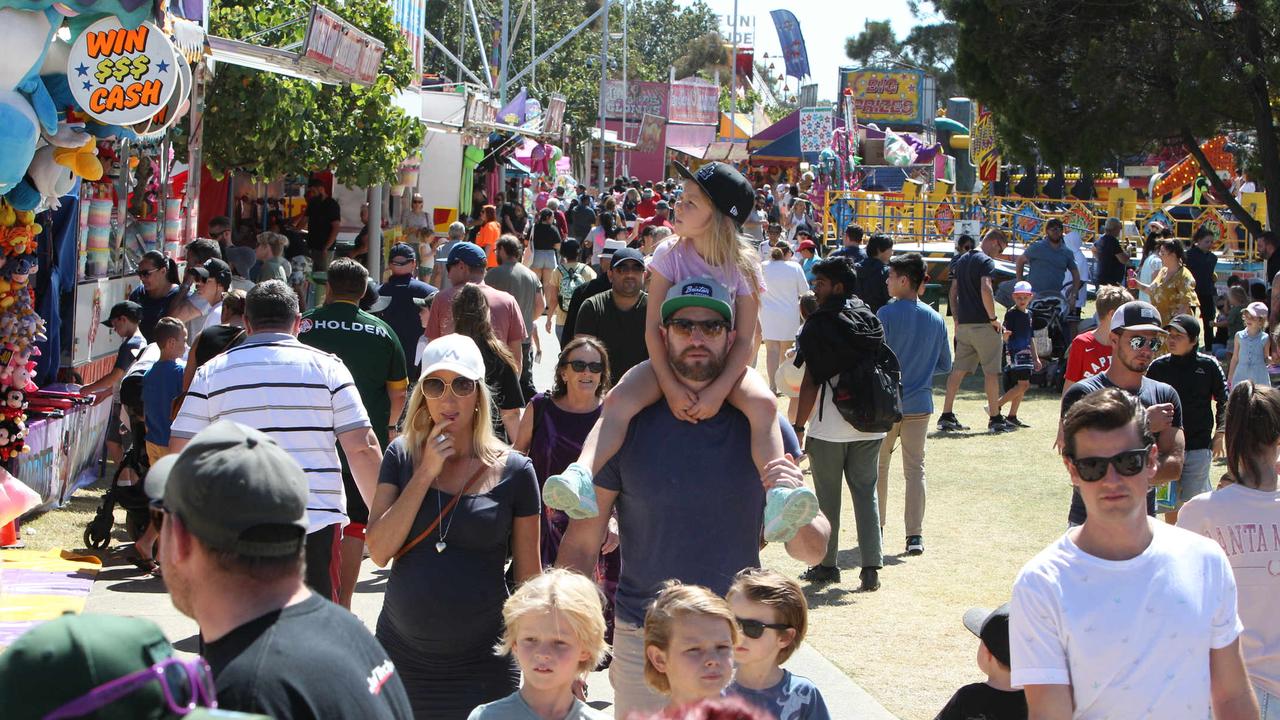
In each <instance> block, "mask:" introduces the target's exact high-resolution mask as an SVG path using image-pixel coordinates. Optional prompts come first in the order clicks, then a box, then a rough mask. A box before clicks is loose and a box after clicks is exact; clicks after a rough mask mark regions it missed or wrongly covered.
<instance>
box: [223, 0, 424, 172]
mask: <svg viewBox="0 0 1280 720" xmlns="http://www.w3.org/2000/svg"><path fill="white" fill-rule="evenodd" d="M321 4H323V5H326V6H328V7H330V9H331V10H333V11H334V12H336V13H338V14H339V15H341V16H342V17H343V19H345V20H347V21H348V22H350V23H351V24H353V25H355V26H356V27H357V28H360V29H361V30H363V31H365V32H367V33H369V34H370V35H372V36H373V37H375V38H377V39H378V40H381V41H382V42H383V43H384V44H385V46H386V52H385V53H384V55H383V57H382V66H381V68H380V69H379V74H378V77H377V80H376V81H375V82H374V83H373V84H372V85H370V86H369V87H360V86H357V85H349V84H344V85H316V84H314V83H311V82H308V81H305V80H298V79H295V78H290V77H285V76H282V75H276V74H273V73H269V72H263V71H258V70H251V69H247V68H242V67H237V66H234V65H229V64H225V63H224V64H220V65H218V68H217V72H216V74H215V76H214V78H213V80H212V81H211V82H210V83H209V86H208V92H207V95H206V113H205V116H204V123H205V131H204V163H205V164H206V165H207V166H208V167H209V169H210V170H211V171H213V172H214V173H217V174H223V173H226V172H230V171H243V172H248V173H251V174H252V175H254V176H255V177H261V178H275V177H279V176H282V175H299V174H304V173H306V172H309V171H312V170H317V169H323V168H327V169H331V170H333V171H334V173H335V174H336V175H337V176H338V177H339V178H340V179H341V180H342V182H344V183H346V184H349V185H353V186H356V187H365V186H369V185H373V184H375V183H378V182H390V181H391V180H393V179H394V177H395V172H396V169H397V167H398V166H399V165H400V163H401V162H402V161H403V160H404V159H405V158H406V157H408V156H409V155H410V154H412V153H413V152H415V151H416V150H417V149H418V148H419V147H420V146H421V144H422V129H421V127H420V126H419V124H418V122H417V120H416V119H415V118H411V117H409V116H408V115H406V114H405V113H404V111H402V110H400V109H399V108H398V107H397V106H396V105H395V103H394V97H395V93H396V92H397V91H399V90H401V89H403V88H405V87H407V86H408V84H409V83H410V81H411V80H412V79H413V59H412V57H411V56H410V54H409V50H408V46H407V44H406V43H405V40H404V36H403V35H401V33H400V31H399V29H398V28H397V27H396V25H395V22H394V20H393V18H392V14H391V6H390V5H389V4H388V3H386V2H384V1H383V0H344V1H343V2H341V3H337V2H333V1H332V0H328V1H327V2H322V3H321ZM310 7H311V3H310V1H309V0H273V1H272V2H269V3H263V2H259V1H257V0H219V2H217V3H214V4H213V5H212V9H211V15H210V23H209V25H210V32H211V34H213V35H218V36H221V37H229V38H233V39H244V38H247V37H248V36H249V35H251V34H253V33H257V32H260V31H263V30H267V29H268V28H273V27H275V26H277V25H280V24H282V23H284V22H286V21H288V20H290V19H293V18H296V17H305V16H306V14H307V13H308V12H309V11H310ZM305 27H306V25H305V23H300V24H295V25H292V26H289V27H284V28H279V29H276V30H272V31H270V32H267V33H265V34H263V35H261V36H259V37H256V38H254V39H253V42H255V43H257V44H263V45H269V46H272V47H284V46H286V45H288V44H290V43H294V42H299V41H301V40H302V35H303V33H304V32H305Z"/></svg>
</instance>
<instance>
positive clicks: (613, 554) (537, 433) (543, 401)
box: [515, 336, 621, 630]
mask: <svg viewBox="0 0 1280 720" xmlns="http://www.w3.org/2000/svg"><path fill="white" fill-rule="evenodd" d="M608 389H609V354H608V352H607V351H606V350H605V348H604V345H603V344H601V342H600V341H599V340H597V339H595V338H594V337H591V336H582V337H578V338H575V339H574V340H573V341H571V342H570V343H569V344H568V345H566V346H565V347H564V350H561V351H560V359H559V360H558V361H557V362H556V378H555V383H554V384H553V385H552V387H551V392H550V393H549V394H548V393H539V394H537V395H535V396H534V398H533V400H531V401H530V402H529V406H528V408H526V410H525V412H524V414H523V416H522V417H521V419H520V429H519V430H518V431H517V433H516V442H515V447H516V449H518V450H519V451H520V452H523V453H525V454H527V455H528V456H529V459H530V460H532V461H533V469H534V472H535V473H536V474H537V476H538V485H539V487H541V485H542V483H544V482H546V480H547V478H549V477H551V476H552V475H555V474H556V473H559V472H563V471H564V469H565V468H566V467H568V466H569V463H571V462H574V461H575V460H577V459H578V454H579V453H580V452H581V451H582V443H583V442H584V441H585V440H586V439H587V434H588V433H590V432H591V428H592V427H593V426H595V424H596V420H597V419H599V418H600V406H601V404H602V403H603V402H604V394H605V392H607V391H608ZM568 527H569V516H568V515H565V514H564V513H563V512H561V511H559V510H555V509H553V508H550V507H543V509H542V566H543V567H544V568H545V567H550V566H551V565H553V564H554V563H555V560H556V553H557V552H558V551H559V550H560V539H561V538H562V537H564V533H565V530H566V529H567V528H568ZM609 529H610V532H609V534H608V537H606V538H605V543H604V546H603V547H602V552H601V555H600V564H599V566H598V567H597V568H596V576H597V577H596V579H597V580H598V581H599V582H600V584H601V587H602V589H603V590H604V593H605V597H606V598H607V600H608V602H607V606H606V607H605V617H606V619H607V620H608V621H609V629H610V630H612V627H613V594H614V590H615V589H616V588H617V584H618V572H619V570H620V569H621V560H620V557H619V554H618V552H617V547H618V542H617V537H618V534H617V525H616V524H615V523H614V522H613V521H612V520H611V521H609Z"/></svg>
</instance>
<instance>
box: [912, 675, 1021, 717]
mask: <svg viewBox="0 0 1280 720" xmlns="http://www.w3.org/2000/svg"><path fill="white" fill-rule="evenodd" d="M933 720H1027V695H1026V693H1024V692H1023V691H1021V690H997V689H996V688H993V687H991V686H990V685H988V684H986V683H974V684H972V685H965V686H964V687H962V688H960V689H959V690H957V691H956V694H955V695H952V696H951V699H950V700H948V701H947V704H946V705H944V706H943V707H942V710H941V711H940V712H939V713H938V714H937V716H935V717H934V719H933Z"/></svg>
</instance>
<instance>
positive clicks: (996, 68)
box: [935, 0, 1280, 233]
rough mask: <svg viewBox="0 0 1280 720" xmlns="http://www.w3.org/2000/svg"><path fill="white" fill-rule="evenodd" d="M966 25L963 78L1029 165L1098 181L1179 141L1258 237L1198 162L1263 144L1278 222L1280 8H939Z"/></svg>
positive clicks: (1160, 4) (1147, 4)
mask: <svg viewBox="0 0 1280 720" xmlns="http://www.w3.org/2000/svg"><path fill="white" fill-rule="evenodd" d="M935 4H936V5H938V6H939V7H940V9H942V11H943V12H944V13H945V14H946V16H947V18H948V19H949V20H951V21H952V22H955V23H957V24H958V25H959V28H960V34H959V42H958V49H957V56H956V69H957V71H958V72H959V75H960V78H961V80H962V81H963V82H964V84H965V86H966V88H967V89H968V90H969V92H970V94H971V95H972V97H974V98H976V99H978V100H981V101H982V102H984V103H986V104H988V105H989V106H990V107H991V108H992V109H993V111H994V112H995V113H996V115H997V118H998V125H999V127H1000V132H1001V136H1002V139H1003V140H1004V141H1005V143H1006V144H1007V145H1008V147H1009V148H1010V149H1011V150H1013V151H1014V153H1015V154H1016V155H1018V156H1020V157H1022V158H1024V159H1028V158H1032V157H1034V156H1035V155H1036V154H1038V155H1039V156H1040V157H1041V158H1043V159H1044V160H1045V161H1046V162H1047V163H1048V164H1050V165H1061V164H1064V163H1070V164H1074V165H1078V166H1080V167H1081V168H1083V169H1085V170H1094V169H1097V168H1100V167H1102V166H1103V165H1104V164H1107V163H1109V162H1111V161H1112V160H1113V159H1114V158H1115V157H1117V156H1121V155H1128V154H1131V153H1134V152H1138V151H1142V150H1144V149H1150V148H1152V147H1154V146H1155V145H1156V144H1158V143H1162V142H1165V141H1167V140H1169V139H1174V140H1176V141H1178V142H1181V143H1182V144H1183V145H1185V146H1186V148H1187V150H1188V152H1190V153H1191V154H1192V155H1193V156H1195V157H1196V159H1197V160H1198V161H1199V163H1200V165H1201V169H1202V171H1204V173H1205V175H1206V176H1207V177H1208V179H1209V181H1210V182H1211V183H1212V184H1213V185H1214V187H1215V188H1216V189H1217V190H1218V194H1219V195H1220V196H1222V197H1224V198H1225V199H1226V202H1227V204H1228V205H1229V206H1230V207H1231V209H1232V211H1233V212H1234V213H1235V214H1236V216H1237V217H1239V218H1241V220H1242V222H1243V223H1244V224H1245V225H1246V227H1248V229H1249V230H1250V231H1251V232H1253V233H1257V232H1259V231H1260V230H1261V227H1260V225H1259V223H1257V222H1256V221H1255V220H1254V219H1253V218H1252V217H1250V216H1248V215H1247V214H1246V213H1245V212H1244V210H1243V209H1242V208H1240V207H1239V205H1238V203H1236V202H1235V200H1234V199H1233V198H1231V197H1230V192H1229V188H1228V187H1227V186H1226V184H1225V183H1224V182H1223V181H1222V180H1221V179H1219V178H1218V177H1217V174H1216V173H1214V172H1212V169H1211V168H1210V166H1209V163H1208V160H1207V158H1205V157H1204V155H1203V154H1202V153H1200V150H1199V142H1200V141H1201V140H1202V139H1204V138H1205V137H1208V136H1212V135H1216V134H1218V133H1221V132H1225V131H1233V130H1236V131H1247V132H1248V133H1250V134H1254V135H1256V138H1257V142H1256V148H1257V157H1256V160H1257V164H1258V165H1259V166H1260V167H1261V168H1262V175H1263V181H1264V184H1265V186H1266V187H1268V188H1270V189H1272V192H1271V193H1269V194H1268V215H1269V216H1272V217H1276V213H1277V212H1280V143H1278V142H1277V132H1276V124H1275V110H1274V107H1273V105H1272V99H1273V94H1274V90H1273V87H1274V86H1275V83H1276V82H1277V81H1278V80H1280V38H1277V36H1276V34H1275V33H1274V31H1273V30H1274V28H1275V27H1277V25H1280V2H1278V1H1277V0H1241V1H1240V2H1235V3H1205V2H1200V1H1199V0H1146V1H1140V0H1114V1H1113V2H1108V3H1091V4H1089V5H1088V6H1072V5H1064V4H1063V3H1058V2H1054V3H1050V2H1047V1H1037V2H1027V1H1026V0H939V2H937V3H935Z"/></svg>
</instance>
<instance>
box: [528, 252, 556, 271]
mask: <svg viewBox="0 0 1280 720" xmlns="http://www.w3.org/2000/svg"><path fill="white" fill-rule="evenodd" d="M559 259H560V258H559V253H557V252H556V251H555V250H534V251H533V262H532V263H530V265H529V267H531V268H533V269H534V270H542V269H547V270H554V269H555V267H556V265H557V264H558V261H559Z"/></svg>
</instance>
